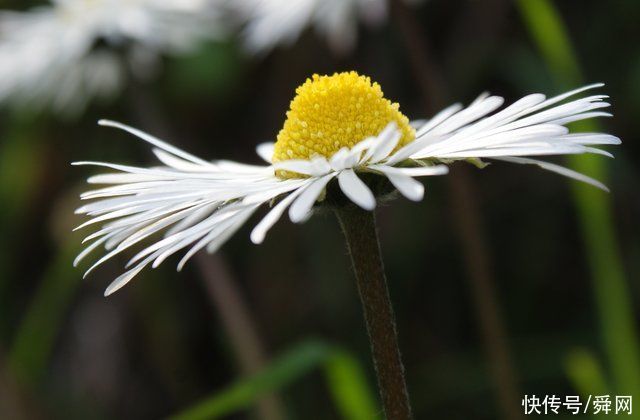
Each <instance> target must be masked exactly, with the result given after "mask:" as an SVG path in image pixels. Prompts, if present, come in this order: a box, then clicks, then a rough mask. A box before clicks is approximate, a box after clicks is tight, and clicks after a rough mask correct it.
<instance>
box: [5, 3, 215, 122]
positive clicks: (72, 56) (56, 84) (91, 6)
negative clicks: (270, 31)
mask: <svg viewBox="0 0 640 420" xmlns="http://www.w3.org/2000/svg"><path fill="white" fill-rule="evenodd" d="M219 15H220V10H219V6H217V5H216V0H180V1H171V2H163V1H159V0H54V1H53V4H52V5H50V6H41V7H37V8H34V9H32V10H29V11H25V12H17V11H3V12H0V102H5V103H6V102H12V103H16V104H20V105H28V106H30V107H34V108H46V107H50V108H52V109H53V110H54V111H57V112H59V113H67V114H74V113H77V112H79V111H80V110H82V108H84V106H85V105H86V103H87V102H88V101H89V100H91V99H92V98H98V99H100V98H102V99H104V98H108V97H113V96H114V95H115V94H117V93H118V92H119V90H120V89H121V88H122V86H123V83H124V79H125V78H126V77H128V76H129V75H132V74H133V75H135V76H136V77H137V78H140V79H142V80H144V79H148V78H149V77H150V76H151V75H152V74H153V73H155V70H156V66H157V65H158V60H159V54H161V53H170V54H179V53H182V54H184V53H186V52H189V51H192V50H193V49H194V48H195V47H196V46H197V45H198V43H199V42H202V41H203V40H205V39H212V38H213V37H217V36H220V34H221V33H222V28H221V22H220V21H219V17H220V16H219Z"/></svg>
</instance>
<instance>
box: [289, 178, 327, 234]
mask: <svg viewBox="0 0 640 420" xmlns="http://www.w3.org/2000/svg"><path fill="white" fill-rule="evenodd" d="M335 176H336V173H335V172H334V173H330V174H327V175H325V176H323V177H321V178H317V179H315V180H313V182H312V183H311V185H309V186H308V187H307V188H305V190H304V191H303V192H302V194H300V196H299V197H298V198H297V199H296V200H295V201H294V202H293V204H292V205H291V207H289V218H290V219H291V221H292V222H293V223H300V222H302V221H303V220H305V217H306V216H307V214H308V213H309V212H310V211H311V208H312V207H313V204H314V203H315V202H316V200H317V199H318V196H320V194H321V193H322V191H323V190H324V188H325V187H326V186H327V183H329V181H331V179H333V177H335Z"/></svg>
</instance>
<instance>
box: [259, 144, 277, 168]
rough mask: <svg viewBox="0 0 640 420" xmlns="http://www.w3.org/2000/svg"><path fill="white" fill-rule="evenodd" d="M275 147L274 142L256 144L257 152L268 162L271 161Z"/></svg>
mask: <svg viewBox="0 0 640 420" xmlns="http://www.w3.org/2000/svg"><path fill="white" fill-rule="evenodd" d="M274 148H275V143H273V142H268V143H260V144H259V145H258V146H256V153H257V154H258V156H260V157H261V158H262V160H264V161H265V162H267V163H271V159H272V158H273V150H274Z"/></svg>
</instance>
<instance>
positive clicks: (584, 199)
mask: <svg viewBox="0 0 640 420" xmlns="http://www.w3.org/2000/svg"><path fill="white" fill-rule="evenodd" d="M518 4H519V6H520V9H521V12H522V15H523V18H524V20H525V22H526V23H527V25H528V28H529V31H530V32H531V34H532V36H533V38H534V40H535V42H536V44H537V46H538V48H539V49H540V51H541V53H542V55H543V57H544V58H545V60H546V62H547V65H548V66H549V70H550V71H551V74H552V76H553V79H554V80H555V81H556V83H557V85H558V87H559V88H560V89H568V88H570V86H576V85H580V84H583V83H584V77H583V76H582V71H581V70H580V67H579V64H578V60H577V58H576V56H575V53H574V51H573V48H572V46H571V42H570V40H569V36H568V34H567V31H566V29H565V27H564V24H563V22H562V19H561V17H560V16H559V14H558V12H557V10H556V9H555V7H554V5H553V3H552V1H551V0H520V1H519V3H518ZM575 126H576V129H577V131H591V132H593V131H602V128H601V127H600V125H599V124H598V123H597V122H596V121H592V120H589V121H582V122H580V123H576V124H575ZM569 161H570V164H571V167H572V168H573V169H575V170H576V171H579V172H582V173H585V174H588V175H590V176H593V177H596V178H598V179H603V180H606V179H609V177H608V176H607V172H608V170H607V169H608V168H607V165H606V163H607V162H606V161H605V160H603V159H593V158H591V157H587V156H572V157H570V158H569ZM571 188H572V192H573V195H574V199H575V202H576V206H577V208H578V214H579V216H580V222H581V227H582V234H583V237H584V240H585V242H586V250H587V254H588V255H587V259H588V261H589V264H590V266H591V274H592V277H593V285H594V298H595V301H596V302H597V307H598V315H599V318H600V328H601V331H602V337H603V339H604V346H605V349H606V352H607V359H608V360H607V362H608V363H607V365H608V366H609V368H610V369H611V374H612V377H613V381H614V382H613V385H614V386H613V390H615V391H617V392H620V393H625V392H627V393H631V394H632V395H640V345H639V344H638V336H637V327H636V322H635V319H634V311H633V308H632V299H631V298H630V294H629V287H628V285H627V280H626V278H625V274H624V269H623V266H622V259H621V258H620V256H619V252H620V251H619V246H618V242H617V239H616V234H615V227H614V222H613V218H614V215H613V212H612V204H611V200H610V196H608V195H607V194H603V193H602V192H600V191H596V190H594V189H593V188H588V187H586V186H585V185H580V184H576V183H574V184H572V185H571ZM594 363H595V362H594ZM573 378H574V379H577V378H580V376H579V375H573Z"/></svg>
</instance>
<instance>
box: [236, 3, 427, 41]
mask: <svg viewBox="0 0 640 420" xmlns="http://www.w3.org/2000/svg"><path fill="white" fill-rule="evenodd" d="M414 1H415V0H414ZM230 5H231V7H233V8H235V9H236V10H237V11H239V12H240V15H241V16H242V19H243V20H244V21H245V22H246V27H245V33H244V35H245V41H246V45H247V48H248V49H249V50H250V51H251V52H253V53H263V52H267V51H269V50H271V49H272V48H274V47H276V46H277V45H290V44H292V43H293V42H294V41H296V39H298V37H299V36H300V34H301V33H302V32H303V31H304V30H305V29H306V28H308V27H313V28H314V29H316V30H317V31H318V33H319V34H320V35H321V36H323V37H325V38H327V40H328V42H329V45H330V46H331V48H332V49H333V50H334V51H339V52H344V51H348V50H349V49H351V48H352V47H353V45H354V43H355V40H356V31H357V28H358V21H363V22H364V23H366V24H376V23H379V22H381V21H383V20H384V19H385V18H386V16H387V0H296V1H290V0H234V1H232V2H231V3H230Z"/></svg>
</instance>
